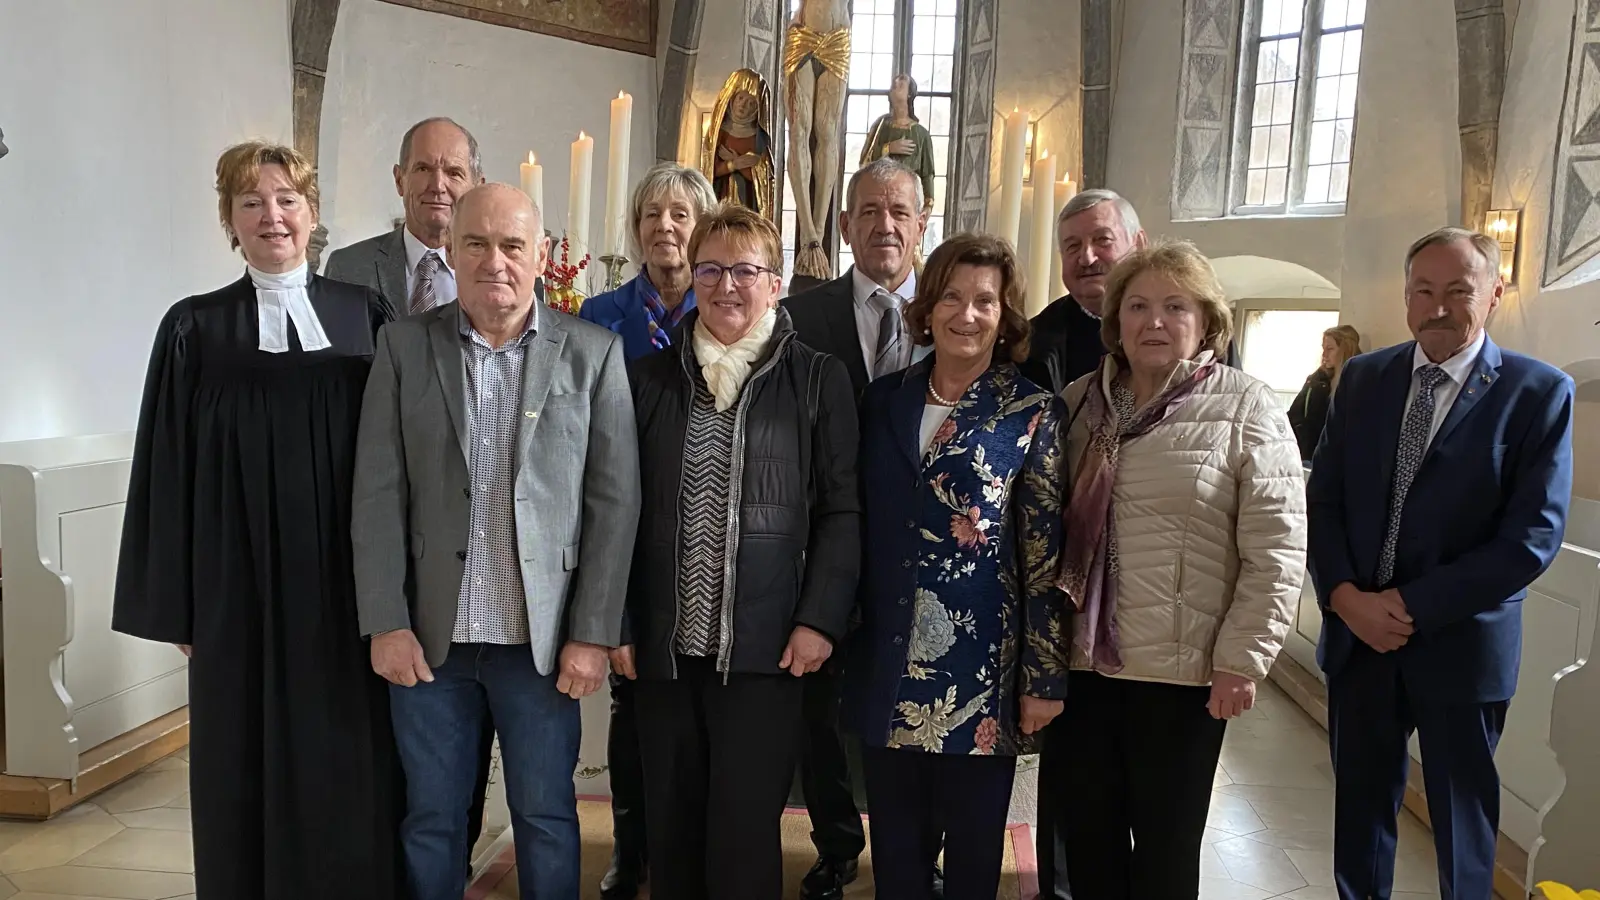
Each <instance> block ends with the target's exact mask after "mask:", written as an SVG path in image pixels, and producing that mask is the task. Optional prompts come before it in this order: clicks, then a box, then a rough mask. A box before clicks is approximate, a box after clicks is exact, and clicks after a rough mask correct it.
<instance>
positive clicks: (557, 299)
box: [544, 237, 589, 316]
mask: <svg viewBox="0 0 1600 900" xmlns="http://www.w3.org/2000/svg"><path fill="white" fill-rule="evenodd" d="M587 268H589V254H587V253H585V254H584V255H583V259H580V260H578V261H577V262H576V263H574V262H572V242H571V241H570V240H568V239H567V238H565V237H563V238H562V239H561V258H560V259H559V260H554V259H552V260H551V261H550V265H549V267H548V268H546V269H545V273H544V305H545V306H548V307H550V308H551V309H556V310H560V311H561V312H564V313H567V314H568V315H573V316H575V315H577V314H578V309H579V308H580V307H582V306H583V300H584V295H583V291H581V290H579V289H578V287H577V283H578V276H579V275H580V274H582V272H583V271H584V270H585V269H587Z"/></svg>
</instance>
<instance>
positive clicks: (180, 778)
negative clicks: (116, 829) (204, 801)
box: [95, 768, 189, 815]
mask: <svg viewBox="0 0 1600 900" xmlns="http://www.w3.org/2000/svg"><path fill="white" fill-rule="evenodd" d="M188 792H189V771H188V769H187V768H185V769H183V770H180V771H173V770H170V769H169V770H163V771H157V770H155V769H146V770H144V771H143V772H140V773H139V774H137V775H135V776H133V777H132V778H129V779H128V780H127V781H124V782H122V783H121V784H119V785H117V786H115V787H113V788H111V789H110V790H108V791H106V792H105V793H103V794H101V795H100V796H98V797H96V798H95V803H97V804H99V806H100V808H101V809H103V810H105V811H106V812H108V813H112V814H113V815H115V814H116V813H125V812H134V811H136V810H141V809H158V808H160V807H163V806H167V805H168V804H170V803H172V801H174V800H176V799H178V798H179V797H181V796H183V795H184V794H187V793H188Z"/></svg>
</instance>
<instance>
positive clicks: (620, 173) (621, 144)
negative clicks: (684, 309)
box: [600, 91, 633, 256]
mask: <svg viewBox="0 0 1600 900" xmlns="http://www.w3.org/2000/svg"><path fill="white" fill-rule="evenodd" d="M632 135H633V97H632V96H631V95H629V94H628V93H627V92H626V91H622V92H619V93H618V94H617V99H615V100H613V101H611V146H610V148H609V150H608V152H609V153H610V156H609V158H608V159H607V163H608V165H607V167H606V230H605V243H604V244H603V245H601V248H600V250H601V253H602V254H611V255H616V256H620V255H622V244H623V232H625V231H626V230H627V217H628V145H629V142H630V141H631V139H632Z"/></svg>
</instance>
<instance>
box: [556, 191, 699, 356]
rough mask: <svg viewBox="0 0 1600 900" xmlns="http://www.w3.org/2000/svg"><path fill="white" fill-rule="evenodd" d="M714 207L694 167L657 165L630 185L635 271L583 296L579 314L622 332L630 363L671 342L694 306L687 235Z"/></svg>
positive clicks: (630, 229) (620, 333)
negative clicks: (623, 280)
mask: <svg viewBox="0 0 1600 900" xmlns="http://www.w3.org/2000/svg"><path fill="white" fill-rule="evenodd" d="M716 206H717V196H716V194H715V193H714V192H713V191H712V190H711V182H709V181H707V180H706V177H705V176H704V175H702V174H701V173H700V172H699V171H697V170H695V169H690V168H687V167H685V166H680V165H677V164H675V163H658V164H656V165H655V166H652V167H651V168H650V171H648V172H646V173H644V177H643V178H642V179H640V180H639V183H638V184H637V185H635V186H634V188H633V205H632V207H631V211H630V212H629V214H628V226H629V233H630V234H631V235H632V236H633V251H634V254H635V256H636V257H637V258H638V260H639V274H638V275H636V276H635V277H634V278H633V279H632V280H631V281H629V282H627V283H626V284H624V285H622V286H621V287H619V288H617V289H616V290H614V291H607V292H606V293H604V294H596V295H595V296H593V297H590V298H589V299H588V300H585V301H584V303H583V306H582V307H580V308H579V310H578V315H579V317H580V318H582V319H584V320H585V321H588V322H593V323H595V324H596V325H599V326H601V327H603V328H607V329H610V330H611V331H614V332H616V333H617V334H619V335H621V336H622V352H623V355H624V356H626V357H627V359H628V361H629V362H633V361H634V360H636V359H638V358H639V357H641V356H649V355H650V354H652V353H655V352H656V351H658V350H665V349H666V348H668V347H670V346H672V341H673V338H672V333H673V331H674V330H676V329H677V327H678V324H679V323H680V322H682V321H683V318H684V316H687V315H688V314H689V312H690V310H693V309H694V285H693V280H692V279H691V278H690V277H689V254H688V249H689V235H691V234H693V233H694V226H695V223H696V222H698V221H700V219H701V217H703V216H706V215H709V214H710V213H711V211H712V210H713V209H716Z"/></svg>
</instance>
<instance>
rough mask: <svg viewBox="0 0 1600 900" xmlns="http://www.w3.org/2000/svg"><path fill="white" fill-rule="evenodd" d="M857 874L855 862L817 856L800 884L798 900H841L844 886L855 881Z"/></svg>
mask: <svg viewBox="0 0 1600 900" xmlns="http://www.w3.org/2000/svg"><path fill="white" fill-rule="evenodd" d="M858 874H860V863H858V862H857V861H856V860H853V859H845V860H840V859H829V858H828V857H826V856H819V857H817V862H816V865H814V866H812V867H811V871H809V872H807V873H806V877H805V879H804V880H802V881H801V882H800V900H842V898H843V897H844V886H845V885H847V884H849V883H850V882H852V881H855V880H856V876H857V875H858Z"/></svg>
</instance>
